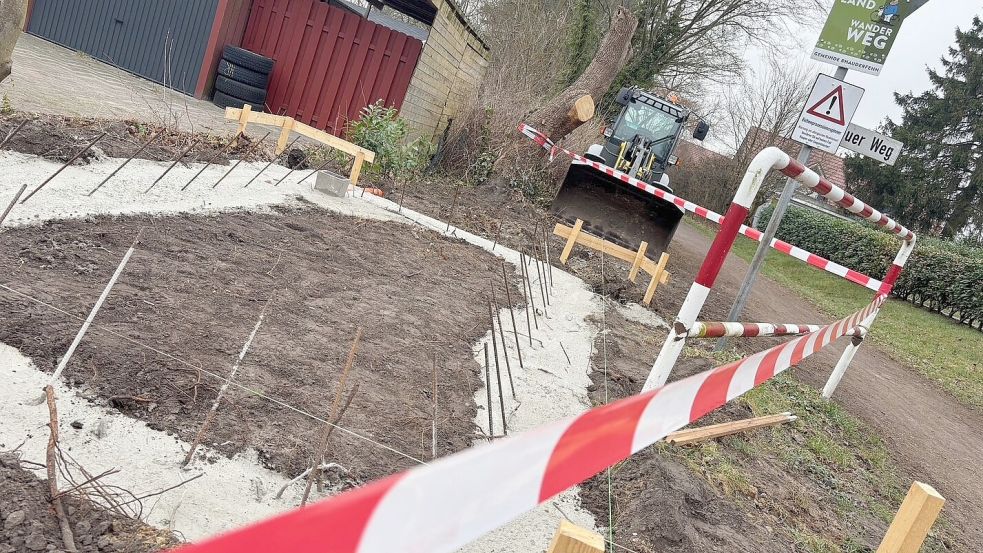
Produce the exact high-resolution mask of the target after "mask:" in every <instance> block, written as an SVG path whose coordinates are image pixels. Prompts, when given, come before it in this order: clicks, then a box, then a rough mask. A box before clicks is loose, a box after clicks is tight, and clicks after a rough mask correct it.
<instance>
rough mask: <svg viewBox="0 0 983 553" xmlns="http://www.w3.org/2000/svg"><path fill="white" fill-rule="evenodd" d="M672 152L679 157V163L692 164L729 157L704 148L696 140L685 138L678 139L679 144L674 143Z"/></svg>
mask: <svg viewBox="0 0 983 553" xmlns="http://www.w3.org/2000/svg"><path fill="white" fill-rule="evenodd" d="M674 153H675V154H676V157H677V158H679V164H680V165H694V164H698V163H706V162H711V161H722V160H728V159H730V158H729V157H727V156H725V155H723V154H720V153H717V152H715V151H713V150H710V149H707V148H704V147H703V146H702V145H700V144H697V143H696V142H689V141H687V140H680V141H679V144H677V145H676V151H675V152H674Z"/></svg>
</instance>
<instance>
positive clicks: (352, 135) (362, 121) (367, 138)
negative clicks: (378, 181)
mask: <svg viewBox="0 0 983 553" xmlns="http://www.w3.org/2000/svg"><path fill="white" fill-rule="evenodd" d="M408 132H409V129H408V127H407V125H406V121H405V120H404V119H403V118H402V117H400V116H399V112H398V111H397V110H396V108H394V107H389V106H386V105H385V104H384V103H383V101H382V100H379V101H377V102H376V103H374V104H369V105H367V106H365V107H364V108H362V111H361V112H359V117H358V119H356V120H355V121H352V122H351V123H349V125H348V129H347V132H346V135H347V136H348V140H350V141H352V142H353V143H355V144H358V145H359V146H361V147H363V148H367V149H369V150H372V151H373V152H375V162H373V163H371V164H369V165H368V166H367V168H366V171H367V172H374V173H377V174H379V175H380V176H382V177H385V178H387V179H390V180H401V181H405V180H406V179H408V178H411V177H414V176H417V175H419V174H420V173H421V172H422V171H423V170H424V169H425V168H426V166H427V163H428V162H429V160H430V156H432V155H433V146H432V145H431V144H430V142H429V141H428V140H424V139H422V138H417V139H416V140H413V141H411V142H409V143H407V142H406V135H407V134H408Z"/></svg>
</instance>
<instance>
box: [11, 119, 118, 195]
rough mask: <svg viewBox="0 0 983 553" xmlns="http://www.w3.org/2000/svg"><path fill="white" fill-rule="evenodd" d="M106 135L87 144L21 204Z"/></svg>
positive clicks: (104, 133)
mask: <svg viewBox="0 0 983 553" xmlns="http://www.w3.org/2000/svg"><path fill="white" fill-rule="evenodd" d="M106 134H108V132H103V133H102V134H100V135H99V136H97V137H95V138H94V139H93V140H92V141H91V142H89V143H88V144H86V145H85V148H82V149H81V150H79V153H77V154H75V155H74V156H72V158H71V159H69V160H68V161H66V162H65V163H64V164H62V166H61V167H59V168H58V170H57V171H55V172H54V173H53V174H52V175H51V176H50V177H48V178H46V179H44V182H42V183H41V184H39V185H38V187H37V188H35V189H34V190H32V191H31V193H30V194H28V195H27V196H26V197H25V198H24V199H23V200H21V201H20V203H25V202H26V201H27V200H30V199H31V197H32V196H34V195H35V194H37V193H38V192H39V191H40V190H41V189H42V188H44V185H46V184H48V183H49V182H51V181H52V180H53V179H54V178H55V177H57V176H58V174H59V173H61V172H62V171H64V170H65V167H68V166H69V165H71V164H72V163H74V162H75V160H76V159H78V158H80V157H82V154H84V153H85V152H88V151H89V148H91V147H93V146H95V145H96V142H99V141H100V140H102V139H103V138H104V137H105V136H106Z"/></svg>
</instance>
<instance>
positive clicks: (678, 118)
mask: <svg viewBox="0 0 983 553" xmlns="http://www.w3.org/2000/svg"><path fill="white" fill-rule="evenodd" d="M616 102H617V103H618V104H619V105H621V106H623V107H622V110H621V112H620V113H619V114H618V116H617V118H616V119H615V120H614V121H613V122H612V123H611V125H610V126H609V127H608V128H607V130H606V131H605V133H604V135H605V138H606V139H607V140H606V141H605V142H604V143H603V144H601V145H600V146H601V147H600V148H597V147H595V148H593V151H592V152H589V154H594V155H593V156H590V155H589V156H588V157H595V158H598V159H596V161H600V162H602V163H604V164H605V165H609V166H611V167H615V168H616V169H618V170H620V171H624V172H627V173H629V174H632V176H635V177H637V178H640V179H642V180H644V181H646V182H648V183H650V184H653V185H656V186H660V187H662V188H665V189H667V190H670V189H669V187H668V183H667V182H665V181H666V179H665V178H663V175H664V174H665V172H666V170H667V169H668V168H669V166H670V165H672V164H673V163H675V156H673V151H674V150H675V148H676V144H677V143H679V137H680V135H681V134H682V132H683V128H684V127H685V124H686V121H687V120H688V119H689V115H690V112H689V110H687V109H686V108H684V107H682V106H678V105H676V104H674V103H672V102H670V101H667V100H664V99H662V98H659V97H658V96H655V95H652V94H649V93H647V92H645V91H643V90H640V89H637V88H623V89H621V91H620V92H619V93H618V96H617V97H616ZM704 126H706V123H703V122H701V125H700V128H702V127H704ZM707 130H709V129H708V128H707ZM703 132H704V133H705V132H706V131H703ZM639 156H641V159H637V158H638V157H639Z"/></svg>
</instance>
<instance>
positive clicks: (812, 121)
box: [792, 75, 864, 154]
mask: <svg viewBox="0 0 983 553" xmlns="http://www.w3.org/2000/svg"><path fill="white" fill-rule="evenodd" d="M863 96H864V89H862V88H860V87H858V86H853V85H852V84H850V83H847V82H844V81H841V80H839V79H834V78H833V77H830V76H829V75H819V77H817V78H816V83H815V84H814V85H812V92H811V93H810V94H809V99H808V100H807V101H806V105H805V109H804V110H803V111H802V115H800V116H799V122H798V124H796V125H795V130H793V131H792V139H793V140H797V141H799V142H801V143H803V144H806V145H809V146H812V147H813V148H819V149H820V150H824V151H827V152H829V153H831V154H833V153H836V148H837V147H839V145H840V141H841V140H843V134H844V133H846V129H847V126H848V125H849V124H850V120H851V119H853V114H854V113H856V111H857V106H859V105H860V99H861V98H863Z"/></svg>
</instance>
